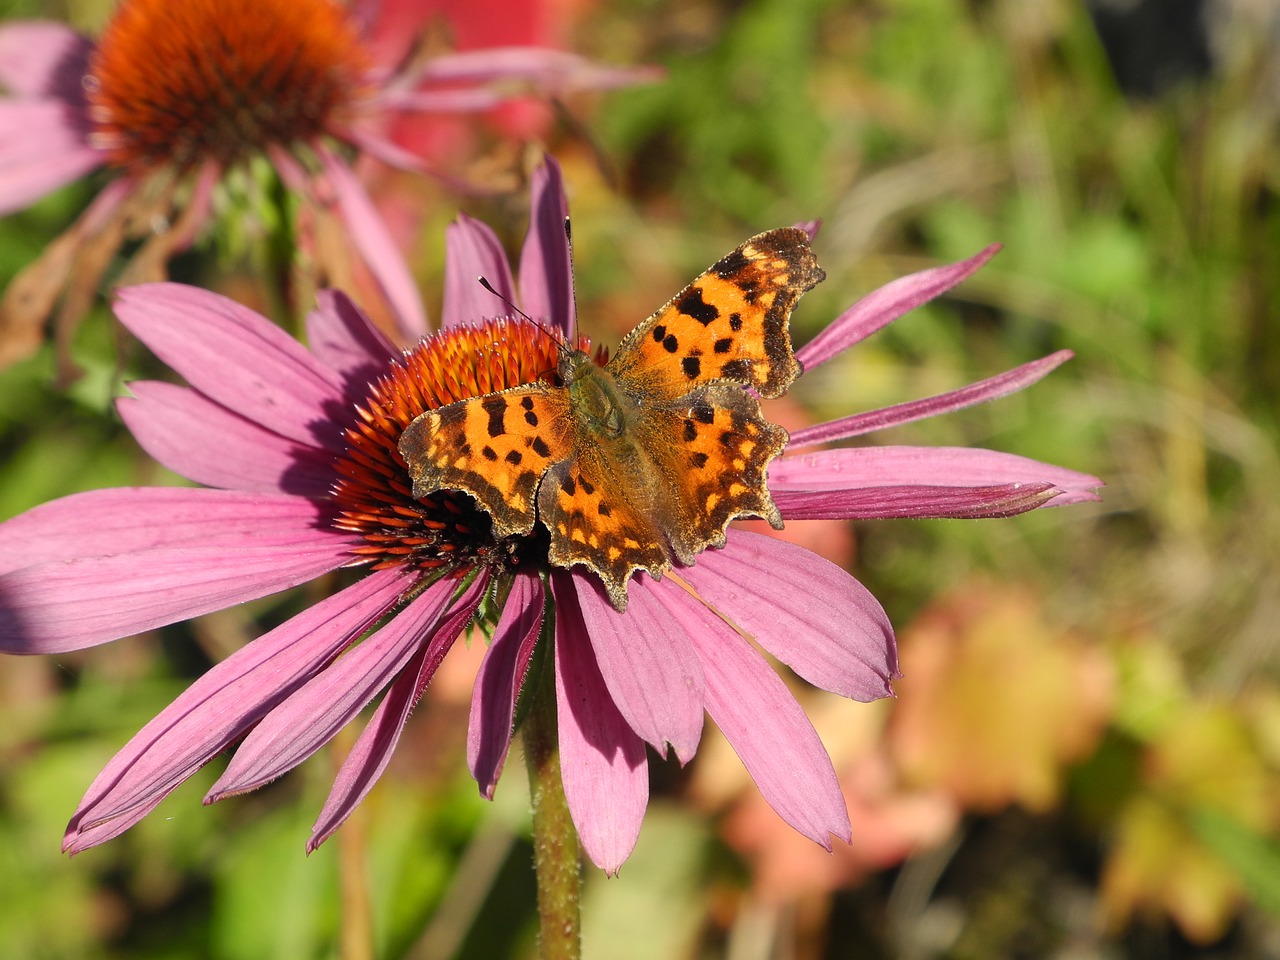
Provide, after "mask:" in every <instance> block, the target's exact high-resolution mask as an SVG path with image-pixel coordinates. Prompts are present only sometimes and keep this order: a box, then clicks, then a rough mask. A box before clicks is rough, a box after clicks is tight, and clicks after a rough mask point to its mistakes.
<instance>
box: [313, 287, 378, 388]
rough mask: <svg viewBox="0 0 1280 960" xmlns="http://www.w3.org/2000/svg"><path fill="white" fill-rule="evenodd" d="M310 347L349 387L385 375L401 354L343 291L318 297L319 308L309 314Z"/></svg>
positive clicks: (328, 292)
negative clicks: (389, 366)
mask: <svg viewBox="0 0 1280 960" xmlns="http://www.w3.org/2000/svg"><path fill="white" fill-rule="evenodd" d="M307 344H308V345H309V346H310V347H311V352H312V353H313V354H315V356H316V359H318V360H319V361H320V362H321V363H323V364H324V365H325V366H327V367H329V368H331V369H333V370H336V371H337V372H338V373H339V374H340V375H341V376H342V378H343V379H344V380H346V381H347V384H348V386H349V387H351V386H355V385H356V384H360V385H364V384H367V383H368V382H369V381H370V380H372V379H373V378H375V377H376V376H378V375H379V374H381V373H385V372H386V369H387V361H388V360H390V359H391V358H392V357H397V356H399V355H400V351H399V350H397V349H396V347H395V344H393V343H392V342H391V341H390V340H388V339H387V336H386V334H384V333H383V332H382V331H381V330H379V329H378V328H377V327H375V326H374V325H373V324H372V323H371V322H370V321H369V318H368V317H366V316H365V315H364V312H363V311H362V310H361V309H360V308H359V307H357V306H356V305H355V303H353V302H352V300H351V298H350V297H348V296H347V295H346V294H345V293H343V292H342V291H341V290H321V291H320V292H319V293H318V294H316V308H315V309H314V310H312V311H311V312H310V313H309V314H307ZM362 396H363V394H362Z"/></svg>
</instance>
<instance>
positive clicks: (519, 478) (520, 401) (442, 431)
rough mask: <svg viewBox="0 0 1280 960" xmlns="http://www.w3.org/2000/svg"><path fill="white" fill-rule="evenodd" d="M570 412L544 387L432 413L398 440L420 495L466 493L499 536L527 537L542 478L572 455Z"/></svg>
mask: <svg viewBox="0 0 1280 960" xmlns="http://www.w3.org/2000/svg"><path fill="white" fill-rule="evenodd" d="M568 414H569V406H568V400H567V396H566V394H565V391H564V390H563V389H559V388H554V387H548V386H545V385H544V384H541V383H531V384H525V385H524V386H519V387H512V388H511V389H509V390H503V391H501V392H499V393H490V394H487V395H485V396H482V397H473V398H471V399H468V400H460V401H458V402H457V403H451V404H448V405H446V406H443V407H438V408H436V409H435V410H428V411H427V412H426V413H424V414H422V415H421V416H419V417H418V418H417V419H415V420H414V421H413V422H412V423H410V424H409V426H408V427H406V428H405V431H404V433H403V434H402V435H401V437H400V444H399V446H400V452H401V454H402V455H403V456H404V459H405V463H406V464H407V465H408V467H409V476H410V478H411V479H412V480H413V495H414V497H419V498H420V497H424V496H426V495H428V494H430V493H433V492H435V491H436V490H442V489H446V490H461V491H463V492H464V493H469V494H471V495H472V496H473V497H475V498H476V501H477V502H478V503H479V504H480V506H481V507H482V508H484V510H485V511H487V512H488V513H489V514H490V516H492V517H493V531H494V534H495V536H498V537H508V536H514V535H516V534H525V533H529V532H530V531H531V530H533V526H534V523H535V521H536V519H537V511H536V499H537V491H538V484H539V482H540V481H541V479H542V475H543V474H544V473H546V471H547V469H548V468H549V467H550V466H551V465H552V464H553V463H556V462H557V461H560V460H564V459H566V458H567V457H570V456H571V455H572V453H573V451H572V449H571V448H569V447H568V446H567V444H566V441H567V440H568V427H569V423H570V421H569V419H568Z"/></svg>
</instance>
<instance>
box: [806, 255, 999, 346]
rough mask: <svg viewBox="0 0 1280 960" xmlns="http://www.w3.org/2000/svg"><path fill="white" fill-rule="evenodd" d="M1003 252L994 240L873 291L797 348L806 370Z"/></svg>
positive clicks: (948, 288)
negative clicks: (963, 256)
mask: <svg viewBox="0 0 1280 960" xmlns="http://www.w3.org/2000/svg"><path fill="white" fill-rule="evenodd" d="M999 252H1000V244H998V243H993V244H992V245H991V246H989V247H987V248H986V249H985V250H983V251H982V252H981V253H978V254H975V255H974V256H972V257H970V258H969V259H968V260H961V261H960V262H959V263H952V264H948V265H947V266H945V267H933V268H932V269H929V270H921V271H920V272H919V273H913V274H910V275H909V276H905V277H900V278H899V279H897V280H892V281H890V282H889V283H886V284H885V285H884V286H883V287H880V288H878V289H876V290H873V291H872V292H871V293H869V294H867V295H866V296H865V297H863V298H862V299H861V300H859V301H858V302H857V303H855V304H854V305H853V306H852V307H850V308H849V309H848V310H846V311H845V312H844V313H842V314H841V315H840V316H839V317H837V318H836V319H835V320H834V321H832V322H831V323H830V324H828V325H827V326H826V327H825V328H824V329H823V330H822V332H821V333H819V334H818V335H817V336H816V337H814V338H813V339H812V340H810V341H809V342H808V343H806V344H805V345H804V346H803V347H801V348H800V349H799V350H797V351H796V359H797V360H799V361H800V362H801V363H802V364H803V365H804V368H805V369H806V370H812V369H813V368H814V367H817V366H819V365H820V364H823V363H826V362H827V361H828V360H830V359H831V358H832V357H834V356H835V355H836V354H837V353H841V352H843V351H844V350H847V349H848V348H849V347H851V346H853V345H854V344H855V343H858V342H860V341H862V340H865V339H866V338H867V337H869V336H871V334H873V333H875V332H876V331H877V330H879V329H880V328H881V327H885V326H888V325H889V324H890V323H892V322H893V321H894V320H897V319H898V318H899V317H900V316H902V315H903V314H904V313H906V312H907V311H909V310H914V309H915V308H916V307H918V306H920V304H922V303H926V302H927V301H929V300H932V299H933V298H934V297H936V296H938V295H939V294H941V293H945V292H946V291H947V290H950V289H951V288H952V287H954V286H955V285H956V284H958V283H959V282H960V281H962V280H964V279H965V278H966V277H968V276H970V275H971V274H973V273H974V272H975V271H976V270H977V269H978V268H979V267H981V266H982V265H983V264H984V263H986V262H987V261H988V260H990V259H991V258H992V257H994V256H995V255H996V254H997V253H999Z"/></svg>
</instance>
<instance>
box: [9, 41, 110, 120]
mask: <svg viewBox="0 0 1280 960" xmlns="http://www.w3.org/2000/svg"><path fill="white" fill-rule="evenodd" d="M92 51H93V41H92V40H90V39H89V38H88V37H86V36H83V35H81V34H79V33H76V31H74V30H72V29H71V28H70V27H68V26H67V25H66V24H65V23H58V22H57V21H56V20H15V21H13V22H11V23H7V24H5V25H4V26H0V87H3V88H5V89H7V90H8V91H9V92H10V93H14V94H17V95H18V96H22V97H50V98H54V99H60V100H65V101H67V102H68V103H71V104H78V103H79V102H80V101H81V100H83V98H84V86H83V84H84V75H85V71H86V69H87V68H88V66H89V55H90V53H92Z"/></svg>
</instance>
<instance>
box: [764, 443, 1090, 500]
mask: <svg viewBox="0 0 1280 960" xmlns="http://www.w3.org/2000/svg"><path fill="white" fill-rule="evenodd" d="M1009 483H1023V484H1051V485H1053V486H1055V487H1057V488H1058V489H1059V490H1060V491H1061V492H1060V493H1059V494H1058V495H1057V498H1056V499H1055V500H1054V501H1053V502H1054V505H1055V506H1062V505H1064V504H1068V503H1079V502H1081V501H1086V500H1096V499H1098V496H1097V494H1096V493H1094V491H1095V490H1097V489H1098V488H1099V487H1101V486H1103V483H1102V481H1101V480H1099V479H1098V478H1097V477H1092V476H1089V475H1088V474H1085V473H1078V472H1077V471H1075V470H1068V469H1066V468H1065V467H1055V466H1053V465H1052V464H1048V463H1040V462H1039V461H1037V460H1030V459H1028V458H1027V457H1019V456H1017V455H1016V454H1012V453H1001V452H999V451H997V450H982V449H975V448H969V447H907V446H888V447H847V448H843V449H839V450H816V451H813V452H811V453H804V454H799V455H797V456H784V457H781V458H779V459H777V460H775V461H773V463H771V464H770V465H769V487H770V489H771V490H775V491H778V492H790V491H800V490H804V491H819V490H862V489H865V488H868V487H893V486H933V485H937V486H943V487H984V486H997V485H1000V484H1009ZM913 516H923V514H913Z"/></svg>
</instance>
